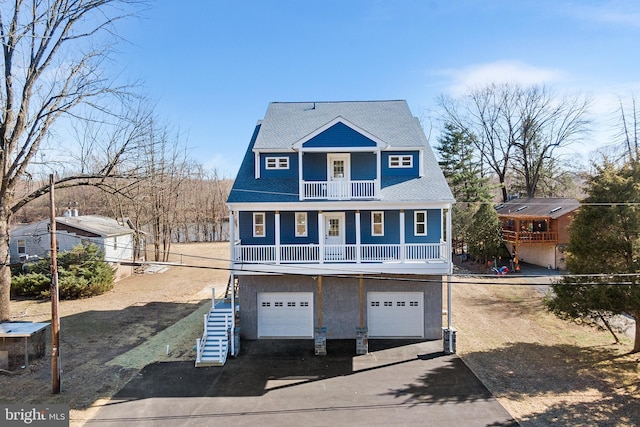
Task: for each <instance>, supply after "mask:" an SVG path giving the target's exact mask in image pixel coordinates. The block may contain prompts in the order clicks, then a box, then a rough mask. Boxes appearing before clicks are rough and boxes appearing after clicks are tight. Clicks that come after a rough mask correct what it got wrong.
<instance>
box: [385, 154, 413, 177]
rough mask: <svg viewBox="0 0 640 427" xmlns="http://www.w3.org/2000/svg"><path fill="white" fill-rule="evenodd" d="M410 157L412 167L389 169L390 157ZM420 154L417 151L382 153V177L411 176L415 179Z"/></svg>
mask: <svg viewBox="0 0 640 427" xmlns="http://www.w3.org/2000/svg"><path fill="white" fill-rule="evenodd" d="M409 155H410V156H412V157H413V165H412V167H410V168H390V167H389V157H390V156H409ZM419 157H420V152H419V151H385V152H383V153H382V165H381V166H382V168H381V169H382V175H384V176H411V177H417V176H418V175H419V174H420V160H419Z"/></svg>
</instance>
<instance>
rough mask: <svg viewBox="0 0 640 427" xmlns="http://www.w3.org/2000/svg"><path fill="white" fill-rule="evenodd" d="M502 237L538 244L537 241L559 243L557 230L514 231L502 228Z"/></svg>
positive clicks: (507, 239) (518, 241)
mask: <svg viewBox="0 0 640 427" xmlns="http://www.w3.org/2000/svg"><path fill="white" fill-rule="evenodd" d="M502 237H503V238H504V240H505V241H507V242H510V243H516V242H517V243H522V244H527V243H530V244H536V243H557V242H558V232H557V231H513V230H505V229H503V230H502Z"/></svg>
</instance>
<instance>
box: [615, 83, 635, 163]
mask: <svg viewBox="0 0 640 427" xmlns="http://www.w3.org/2000/svg"><path fill="white" fill-rule="evenodd" d="M618 102H619V105H620V106H619V108H618V114H619V117H620V125H619V129H620V130H619V134H618V138H619V139H621V140H622V144H621V145H622V152H623V155H624V158H625V160H628V161H632V160H638V159H640V142H639V137H640V130H639V129H638V125H639V124H640V122H638V120H639V119H638V105H637V104H636V95H635V94H631V95H630V96H629V100H628V102H627V103H628V105H625V101H623V99H622V97H620V98H618Z"/></svg>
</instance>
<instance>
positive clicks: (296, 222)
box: [295, 212, 309, 237]
mask: <svg viewBox="0 0 640 427" xmlns="http://www.w3.org/2000/svg"><path fill="white" fill-rule="evenodd" d="M298 215H304V233H299V232H298ZM295 227H296V230H295V235H296V237H307V236H308V235H309V216H308V215H307V213H306V212H296V213H295Z"/></svg>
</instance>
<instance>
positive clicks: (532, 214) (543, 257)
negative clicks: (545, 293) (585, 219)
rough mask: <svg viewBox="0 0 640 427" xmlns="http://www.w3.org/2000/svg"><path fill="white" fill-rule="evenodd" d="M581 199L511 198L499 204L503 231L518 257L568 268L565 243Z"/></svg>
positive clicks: (508, 245) (540, 263)
mask: <svg viewBox="0 0 640 427" xmlns="http://www.w3.org/2000/svg"><path fill="white" fill-rule="evenodd" d="M579 208H580V202H578V201H577V200H576V199H570V198H523V199H512V200H510V201H508V202H505V203H501V204H499V205H498V206H496V212H497V213H498V217H499V218H500V221H501V224H502V235H503V237H504V240H505V243H506V245H507V248H508V249H509V251H510V253H511V254H513V255H516V256H517V257H518V259H519V261H524V262H527V263H530V264H534V265H539V266H542V267H547V268H553V269H559V270H564V269H566V262H565V257H566V245H567V244H568V243H569V230H568V227H569V225H570V224H571V220H572V219H573V215H574V214H575V212H576V211H577V210H578V209H579Z"/></svg>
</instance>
